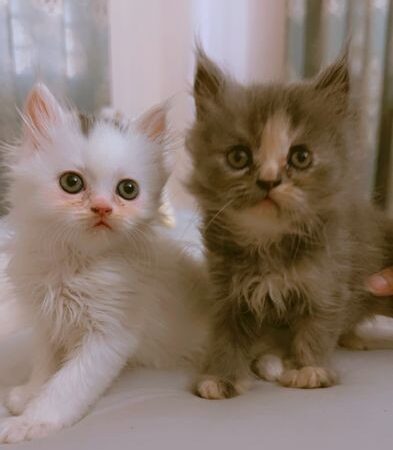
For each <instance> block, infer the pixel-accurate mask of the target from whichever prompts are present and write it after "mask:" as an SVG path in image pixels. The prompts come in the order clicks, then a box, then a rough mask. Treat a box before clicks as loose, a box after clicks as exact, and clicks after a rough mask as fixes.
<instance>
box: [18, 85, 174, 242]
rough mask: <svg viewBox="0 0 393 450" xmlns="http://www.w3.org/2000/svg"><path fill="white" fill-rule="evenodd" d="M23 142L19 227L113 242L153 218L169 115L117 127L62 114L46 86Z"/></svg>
mask: <svg viewBox="0 0 393 450" xmlns="http://www.w3.org/2000/svg"><path fill="white" fill-rule="evenodd" d="M25 111H26V119H25V120H26V122H27V127H26V128H27V129H26V133H25V142H24V144H23V146H22V148H21V149H20V154H18V155H17V157H16V160H15V163H14V164H13V166H12V179H13V180H12V186H11V192H10V200H11V204H12V213H13V214H14V215H17V216H19V218H20V220H23V221H27V222H30V223H32V224H34V225H35V226H36V225H39V224H42V226H43V227H45V228H48V227H49V228H50V229H51V230H53V231H54V232H56V233H58V234H59V236H62V237H63V238H65V237H68V238H69V239H70V240H72V239H79V240H82V241H86V240H92V241H94V242H95V241H97V242H100V243H102V242H110V241H111V239H115V238H118V237H119V236H123V237H127V236H129V235H130V234H131V235H132V232H133V230H134V229H135V228H136V226H137V225H139V224H140V223H142V222H146V221H150V220H152V219H153V218H154V217H155V214H156V213H157V209H158V207H159V200H160V195H161V190H162V187H163V185H164V183H165V181H166V177H167V173H166V170H165V168H164V164H163V163H164V161H163V149H162V146H161V144H160V136H161V135H162V134H163V133H164V131H165V111H164V110H160V109H156V110H152V111H151V112H149V113H148V114H146V115H145V116H143V117H142V118H141V119H139V120H138V121H137V122H135V123H134V124H130V125H129V126H127V127H124V126H117V125H116V124H115V123H114V122H113V121H110V120H101V121H100V120H97V121H95V122H91V123H90V124H88V125H89V127H86V124H87V122H86V120H85V118H83V117H82V118H81V119H79V118H78V116H77V115H76V114H74V113H73V112H70V111H65V110H63V109H62V108H61V106H60V105H59V104H58V103H57V101H56V100H55V99H54V97H53V96H52V95H51V94H50V92H49V91H48V90H47V89H46V88H45V87H43V86H41V85H40V86H38V87H36V88H35V89H34V90H33V91H32V93H31V94H30V96H29V100H28V102H27V104H26V108H25Z"/></svg>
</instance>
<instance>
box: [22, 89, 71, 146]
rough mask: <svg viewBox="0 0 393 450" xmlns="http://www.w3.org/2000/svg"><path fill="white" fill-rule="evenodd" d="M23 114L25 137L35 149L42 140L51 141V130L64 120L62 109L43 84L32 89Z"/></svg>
mask: <svg viewBox="0 0 393 450" xmlns="http://www.w3.org/2000/svg"><path fill="white" fill-rule="evenodd" d="M23 113H24V114H23V120H24V124H25V136H26V138H27V139H29V140H30V141H31V142H32V144H33V145H34V146H35V147H38V146H39V143H40V141H41V139H42V138H44V139H46V140H49V139H50V135H51V130H52V129H53V128H54V127H55V126H56V125H59V124H60V123H61V122H62V121H63V118H64V113H63V109H62V107H61V106H60V104H59V102H58V101H57V100H56V98H55V97H54V95H53V94H52V93H51V92H50V90H49V89H48V88H47V87H46V86H45V84H43V83H38V84H36V85H35V86H34V87H33V88H32V89H31V91H30V92H29V94H28V96H27V100H26V103H25V106H24V111H23Z"/></svg>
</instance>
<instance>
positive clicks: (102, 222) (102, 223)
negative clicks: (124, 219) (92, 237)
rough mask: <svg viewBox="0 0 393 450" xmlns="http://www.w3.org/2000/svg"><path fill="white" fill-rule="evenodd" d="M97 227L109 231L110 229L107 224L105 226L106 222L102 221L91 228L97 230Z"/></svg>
mask: <svg viewBox="0 0 393 450" xmlns="http://www.w3.org/2000/svg"><path fill="white" fill-rule="evenodd" d="M98 227H106V228H108V229H109V230H111V229H112V227H111V226H110V225H109V224H107V223H106V222H104V221H103V220H100V221H99V222H97V223H96V224H95V225H94V226H93V228H98Z"/></svg>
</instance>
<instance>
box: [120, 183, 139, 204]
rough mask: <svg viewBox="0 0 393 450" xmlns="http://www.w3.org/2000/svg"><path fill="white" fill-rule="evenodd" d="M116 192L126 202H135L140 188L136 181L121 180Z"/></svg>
mask: <svg viewBox="0 0 393 450" xmlns="http://www.w3.org/2000/svg"><path fill="white" fill-rule="evenodd" d="M116 192H117V194H118V195H120V197H122V198H124V200H134V198H136V197H138V194H139V186H138V183H137V182H136V181H134V180H129V179H126V180H121V181H120V182H119V184H118V185H117V189H116Z"/></svg>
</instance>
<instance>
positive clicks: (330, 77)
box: [315, 51, 350, 96]
mask: <svg viewBox="0 0 393 450" xmlns="http://www.w3.org/2000/svg"><path fill="white" fill-rule="evenodd" d="M315 88H316V89H317V90H319V91H321V90H322V91H330V92H332V93H336V94H341V95H345V96H347V95H348V94H349V91H350V74H349V62H348V52H347V51H346V52H345V53H344V54H343V55H342V56H341V57H340V58H338V59H337V60H336V61H335V62H334V63H333V64H331V65H330V66H328V67H327V68H326V69H324V70H322V72H321V73H320V74H318V75H317V77H316V79H315Z"/></svg>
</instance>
